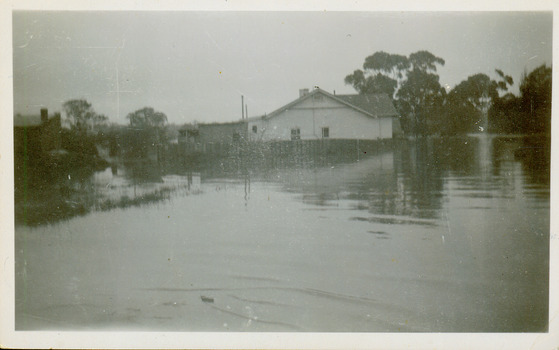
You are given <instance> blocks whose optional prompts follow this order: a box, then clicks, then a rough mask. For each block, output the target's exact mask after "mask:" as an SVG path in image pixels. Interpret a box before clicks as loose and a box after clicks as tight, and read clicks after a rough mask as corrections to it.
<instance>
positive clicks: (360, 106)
mask: <svg viewBox="0 0 559 350" xmlns="http://www.w3.org/2000/svg"><path fill="white" fill-rule="evenodd" d="M316 94H322V95H324V96H326V97H328V98H331V99H333V100H335V101H338V102H340V103H342V104H344V105H346V106H348V107H350V108H352V109H354V110H356V111H358V112H361V113H363V114H365V115H367V116H369V117H372V118H378V117H384V116H397V115H398V112H397V111H396V109H395V108H394V105H393V104H392V100H391V99H390V97H388V95H386V94H374V95H332V94H331V93H329V92H326V91H324V90H322V89H320V88H316V89H314V90H313V91H311V92H310V93H308V94H306V95H304V96H301V97H299V98H298V99H296V100H294V101H292V102H290V103H288V104H286V105H285V106H283V107H280V108H278V109H276V110H275V111H273V112H272V113H270V114H268V115H266V116H263V117H262V118H263V119H269V118H272V117H274V116H276V115H278V114H280V113H281V112H283V111H285V110H288V109H290V108H291V107H293V106H295V105H296V104H298V103H300V102H303V101H305V100H306V99H308V98H311V97H312V96H314V95H316Z"/></svg>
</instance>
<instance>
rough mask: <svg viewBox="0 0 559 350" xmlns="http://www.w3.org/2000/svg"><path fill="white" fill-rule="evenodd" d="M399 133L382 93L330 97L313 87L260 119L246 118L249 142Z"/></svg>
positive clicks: (394, 113)
mask: <svg viewBox="0 0 559 350" xmlns="http://www.w3.org/2000/svg"><path fill="white" fill-rule="evenodd" d="M398 132H400V124H399V121H398V112H397V111H396V109H395V108H394V105H393V104H392V100H391V99H390V98H389V97H388V95H386V94H374V95H333V94H330V93H328V92H326V91H324V90H322V89H319V88H316V89H314V90H313V91H311V92H309V90H308V89H302V90H299V98H298V99H296V100H295V101H293V102H291V103H288V104H286V105H285V106H283V107H281V108H279V109H277V110H275V111H273V112H272V113H270V114H268V115H264V116H262V117H253V118H249V119H248V137H249V140H252V141H256V140H262V141H283V140H317V139H323V138H324V139H325V138H329V139H350V140H358V139H359V140H379V139H390V138H392V137H393V135H395V134H397V133H398Z"/></svg>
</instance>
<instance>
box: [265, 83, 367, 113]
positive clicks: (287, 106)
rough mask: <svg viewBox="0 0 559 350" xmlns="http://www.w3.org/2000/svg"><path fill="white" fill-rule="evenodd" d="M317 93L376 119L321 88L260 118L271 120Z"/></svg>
mask: <svg viewBox="0 0 559 350" xmlns="http://www.w3.org/2000/svg"><path fill="white" fill-rule="evenodd" d="M318 93H321V94H323V95H326V96H327V97H330V98H331V99H333V100H335V101H337V102H339V103H341V104H344V105H346V106H348V107H350V108H352V109H355V110H356V111H358V112H360V113H363V114H365V115H367V116H369V117H372V118H378V116H377V115H374V114H372V113H369V112H367V111H365V110H363V109H361V108H359V107H357V106H355V105H352V104H351V103H349V102H347V101H344V100H342V99H340V98H337V97H336V95H332V94H331V93H329V92H327V91H324V90H322V89H321V88H316V89H314V90H313V91H311V92H309V93H308V94H306V95H304V96H301V97H299V98H298V99H296V100H294V101H291V102H290V103H288V104H286V105H284V106H283V107H280V108H278V109H276V110H275V111H273V112H272V113H270V114H268V115H265V116H264V117H262V119H270V118H273V117H275V116H276V115H278V114H280V113H281V112H283V111H285V110H287V109H289V108H290V107H291V106H294V105H296V104H297V103H299V102H303V101H305V100H306V99H308V98H310V97H311V96H314V95H316V94H318Z"/></svg>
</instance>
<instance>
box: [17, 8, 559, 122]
mask: <svg viewBox="0 0 559 350" xmlns="http://www.w3.org/2000/svg"><path fill="white" fill-rule="evenodd" d="M13 50H14V51H13V59H14V62H13V66H14V68H13V69H14V75H13V79H14V112H15V113H21V114H38V111H39V109H40V108H42V107H47V108H49V111H51V112H55V111H62V103H64V101H67V100H70V99H78V98H79V99H82V98H83V99H86V100H88V101H89V102H91V103H92V105H93V107H94V109H95V110H96V111H97V112H98V113H101V114H105V115H106V116H108V117H109V119H110V120H111V121H113V122H118V123H120V124H124V123H127V120H126V115H127V114H128V113H130V112H133V111H135V110H137V109H140V108H143V107H146V106H149V107H153V108H155V109H156V110H158V111H161V112H163V113H165V114H166V115H167V116H168V119H169V122H171V123H177V124H182V123H186V122H192V121H194V120H196V121H199V122H213V121H219V122H223V121H233V120H238V119H240V117H241V95H244V96H245V102H246V103H247V104H248V112H249V115H250V116H255V115H262V114H264V113H269V112H271V111H273V110H274V109H276V108H278V107H281V106H282V105H283V104H285V103H288V102H290V101H292V100H293V99H295V98H297V97H298V90H299V89H300V88H312V87H313V86H319V87H321V88H322V89H325V90H327V91H330V92H332V91H334V90H335V91H336V92H337V93H354V92H355V91H354V90H353V88H352V87H351V86H347V85H345V84H344V78H345V76H346V75H348V74H350V73H351V72H353V70H355V69H358V68H362V64H363V61H364V59H365V57H367V56H369V55H371V54H373V53H374V52H376V51H386V52H389V53H396V54H402V55H406V56H407V55H409V54H410V53H413V52H416V51H419V50H428V51H430V52H431V53H433V54H435V55H437V56H439V57H442V58H443V59H444V60H445V61H446V64H445V65H444V67H441V68H440V69H439V75H440V78H441V79H440V82H441V84H442V85H443V86H448V87H449V88H452V87H454V86H455V85H456V84H458V83H459V82H460V81H462V80H464V79H466V78H467V77H468V76H469V75H473V74H476V73H485V74H487V75H489V76H490V77H491V78H496V75H495V73H494V70H495V68H499V69H501V70H503V71H504V72H505V73H506V74H509V75H511V76H512V77H513V78H514V80H515V86H514V88H513V90H512V92H514V93H518V83H519V81H520V77H521V75H522V73H523V72H524V70H527V71H528V72H529V71H531V70H533V69H534V68H536V67H538V66H540V65H542V64H544V63H545V64H548V65H551V63H552V14H551V12H523V13H521V12H500V13H495V12H493V13H488V12H461V13H457V12H454V13H448V12H447V13H444V12H424V13H418V12H415V13H411V12H403V13H402V12H381V13H378V12H377V13H375V12H41V11H33V12H14V15H13Z"/></svg>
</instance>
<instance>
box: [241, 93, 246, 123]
mask: <svg viewBox="0 0 559 350" xmlns="http://www.w3.org/2000/svg"><path fill="white" fill-rule="evenodd" d="M241 119H243V120H244V119H245V97H244V96H243V95H241Z"/></svg>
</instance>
